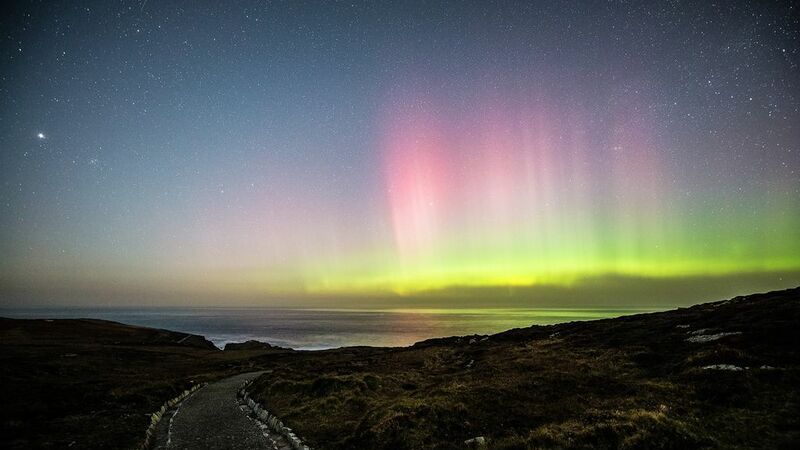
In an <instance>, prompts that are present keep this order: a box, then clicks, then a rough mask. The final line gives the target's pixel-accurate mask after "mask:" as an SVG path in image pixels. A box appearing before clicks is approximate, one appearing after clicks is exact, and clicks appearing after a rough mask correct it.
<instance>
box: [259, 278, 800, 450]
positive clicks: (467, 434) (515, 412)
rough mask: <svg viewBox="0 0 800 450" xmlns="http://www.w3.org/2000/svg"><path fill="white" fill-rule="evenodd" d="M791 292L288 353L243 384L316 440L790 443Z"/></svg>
mask: <svg viewBox="0 0 800 450" xmlns="http://www.w3.org/2000/svg"><path fill="white" fill-rule="evenodd" d="M798 344H800V289H793V290H788V291H782V292H774V293H769V294H760V295H752V296H748V297H740V298H735V299H732V300H729V301H723V302H716V303H708V304H702V305H698V306H695V307H691V308H686V309H678V310H674V311H668V312H662V313H654V314H642V315H636V316H628V317H622V318H617V319H609V320H597V321H590V322H575V323H568V324H560V325H553V326H533V327H530V328H524V329H515V330H511V331H508V332H505V333H500V334H497V335H493V336H465V337H453V338H446V339H435V340H430V341H425V342H420V343H418V344H416V345H414V346H413V347H411V348H398V349H371V348H345V349H339V350H331V351H324V352H313V353H304V354H302V355H287V356H281V357H279V358H276V359H273V361H272V362H268V363H265V366H266V367H269V368H270V369H271V372H270V373H268V374H266V375H264V376H262V377H261V378H260V379H258V380H257V381H256V382H255V383H254V384H253V386H252V387H251V388H250V392H251V394H252V395H254V396H255V397H257V398H259V399H260V401H261V402H262V404H264V405H265V406H266V407H267V409H268V410H271V411H272V412H274V413H275V414H277V415H278V416H279V417H281V418H283V419H284V422H285V423H286V424H287V425H288V426H290V427H292V428H293V429H294V430H295V431H296V432H297V433H298V434H299V435H301V436H302V437H303V438H304V439H306V440H307V441H308V442H309V443H310V444H311V445H313V446H314V447H315V448H320V449H351V448H352V449H356V448H385V449H412V448H433V449H451V448H452V449H456V448H465V444H464V441H465V440H467V439H470V438H474V437H477V436H483V437H485V438H486V439H487V441H488V444H489V447H490V448H498V449H517V448H586V449H590V448H630V449H635V448H642V449H644V448H648V449H649V448H660V449H670V448H672V449H686V448H798V444H800V388H799V387H798V386H800V371H798V369H800V345H798Z"/></svg>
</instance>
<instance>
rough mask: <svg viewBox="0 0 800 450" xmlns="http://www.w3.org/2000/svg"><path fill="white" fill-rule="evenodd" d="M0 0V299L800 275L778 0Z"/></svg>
mask: <svg viewBox="0 0 800 450" xmlns="http://www.w3.org/2000/svg"><path fill="white" fill-rule="evenodd" d="M12 3H13V5H4V6H2V8H3V9H2V17H1V22H0V31H2V33H1V34H0V38H1V39H2V44H0V64H1V66H0V76H1V78H0V181H1V184H0V233H1V234H0V303H2V304H15V305H40V304H108V305H137V304H182V305H193V304H206V305H208V304H211V305H234V304H263V305H272V304H296V305H305V304H311V303H314V302H316V303H317V304H319V303H321V304H325V305H329V306H337V307H338V306H354V305H361V304H366V303H368V301H367V299H371V300H370V301H372V300H374V299H381V301H382V302H384V303H385V304H389V305H398V306H399V305H405V304H412V303H413V304H423V305H424V304H428V303H431V304H432V303H436V304H443V305H446V306H453V307H455V306H460V305H466V304H480V305H484V306H493V305H506V304H516V305H520V304H524V305H540V304H550V305H552V304H555V305H559V304H564V305H567V304H576V303H577V304H582V302H583V303H586V304H615V305H616V304H628V305H650V304H674V305H677V304H686V303H691V302H694V301H700V300H714V299H718V298H723V297H724V296H727V295H734V294H744V293H750V292H752V291H756V290H770V289H778V288H784V287H789V286H793V285H798V284H800V131H799V130H798V125H799V124H800V97H799V96H800V76H799V72H798V64H800V49H799V48H798V38H800V24H798V17H800V14H798V11H797V8H796V7H793V6H792V4H793V2H788V1H787V2H784V1H775V2H763V3H761V2H718V3H713V2H707V1H697V2H687V1H654V2H614V1H612V2H590V1H580V2H571V1H556V2H527V1H525V2H488V1H480V2H452V3H445V2H441V3H440V2H419V3H416V2H387V3H385V4H384V3H381V2H373V1H368V2H326V3H323V2H308V3H306V2H294V1H287V2H264V1H250V2H244V1H218V2H190V1H157V0H150V1H127V2H116V1H106V0H103V1H68V2H67V1H65V2H23V1H15V2H12ZM540 3H541V4H540ZM420 299H421V300H420ZM415 302H416V303H415Z"/></svg>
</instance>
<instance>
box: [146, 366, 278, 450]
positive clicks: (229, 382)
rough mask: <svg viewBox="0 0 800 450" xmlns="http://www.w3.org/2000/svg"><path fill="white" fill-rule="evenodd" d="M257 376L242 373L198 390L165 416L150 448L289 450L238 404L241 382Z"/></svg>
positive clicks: (254, 373)
mask: <svg viewBox="0 0 800 450" xmlns="http://www.w3.org/2000/svg"><path fill="white" fill-rule="evenodd" d="M260 374H261V372H251V373H244V374H240V375H236V376H233V377H230V378H226V379H224V380H220V381H217V382H216V383H211V384H209V385H208V386H205V387H203V388H201V389H198V390H197V392H195V393H194V394H192V395H191V396H189V397H187V398H186V400H184V401H183V402H181V403H179V404H178V405H176V407H175V408H174V409H172V410H170V411H168V412H167V413H166V414H165V415H164V418H163V419H162V420H161V422H160V423H159V425H158V428H157V429H156V440H155V445H154V446H153V448H156V449H170V450H182V449H186V450H190V449H191V450H196V449H220V450H222V449H230V450H239V449H248V450H250V449H252V450H289V449H290V448H291V447H290V446H289V445H288V443H287V442H286V441H285V439H284V438H283V437H281V436H277V435H275V434H274V433H270V432H269V430H268V429H267V428H266V427H265V426H264V425H262V424H261V423H260V422H258V421H256V420H254V419H253V418H252V417H250V416H249V415H248V412H249V410H248V408H247V407H245V406H244V405H240V404H239V402H238V401H237V398H236V391H237V390H239V388H240V387H241V385H242V383H244V382H245V381H248V380H252V379H253V378H256V377H257V376H258V375H260Z"/></svg>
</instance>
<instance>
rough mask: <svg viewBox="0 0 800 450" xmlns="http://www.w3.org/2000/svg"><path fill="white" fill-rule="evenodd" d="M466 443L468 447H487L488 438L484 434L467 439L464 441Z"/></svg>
mask: <svg viewBox="0 0 800 450" xmlns="http://www.w3.org/2000/svg"><path fill="white" fill-rule="evenodd" d="M464 444H465V445H466V446H467V447H468V448H486V438H485V437H483V436H477V437H474V438H472V439H467V440H466V441H464Z"/></svg>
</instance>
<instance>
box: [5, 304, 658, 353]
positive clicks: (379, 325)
mask: <svg viewBox="0 0 800 450" xmlns="http://www.w3.org/2000/svg"><path fill="white" fill-rule="evenodd" d="M653 311H656V310H655V309H375V310H352V309H284V308H137V309H128V308H124V309H123V308H46V309H45V308H36V309H0V316H2V317H12V318H36V319H63V318H70V319H74V318H94V319H105V320H113V321H116V322H122V323H126V324H130V325H139V326H145V327H152V328H163V329H168V330H173V331H181V332H185V333H192V334H199V335H202V336H205V337H206V339H208V340H210V341H211V342H213V343H214V345H216V346H217V347H219V348H223V347H224V346H225V344H227V343H229V342H244V341H248V340H253V339H254V340H258V341H262V342H268V343H270V344H272V345H278V346H280V347H288V348H293V349H296V350H321V349H329V348H337V347H347V346H373V347H402V346H409V345H412V344H414V343H415V342H419V341H422V340H425V339H430V338H436V337H447V336H465V335H472V334H479V335H484V334H493V333H498V332H501V331H505V330H509V329H512V328H520V327H527V326H530V325H548V324H554V323H561V322H572V321H580V320H593V319H604V318H611V317H619V316H622V315H628V314H637V313H644V312H653Z"/></svg>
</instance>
